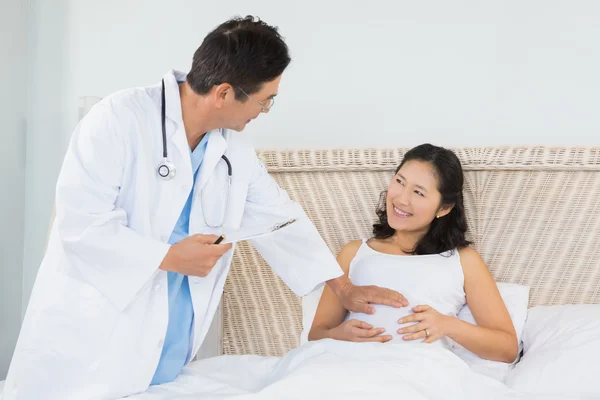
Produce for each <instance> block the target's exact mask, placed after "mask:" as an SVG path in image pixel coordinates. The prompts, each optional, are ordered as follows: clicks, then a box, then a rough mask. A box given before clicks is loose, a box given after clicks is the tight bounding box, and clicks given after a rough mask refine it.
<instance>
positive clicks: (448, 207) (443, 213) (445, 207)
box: [435, 204, 454, 218]
mask: <svg viewBox="0 0 600 400" xmlns="http://www.w3.org/2000/svg"><path fill="white" fill-rule="evenodd" d="M453 208H454V204H446V205H443V206H442V207H441V208H440V209H439V210H438V212H437V214H436V215H435V217H436V218H442V217H445V216H446V215H448V214H450V211H452V209H453Z"/></svg>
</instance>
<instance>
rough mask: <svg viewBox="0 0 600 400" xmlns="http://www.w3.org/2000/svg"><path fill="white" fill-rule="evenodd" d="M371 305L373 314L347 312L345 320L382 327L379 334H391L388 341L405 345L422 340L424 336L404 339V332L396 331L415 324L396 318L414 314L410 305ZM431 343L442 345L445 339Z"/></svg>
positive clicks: (415, 343)
mask: <svg viewBox="0 0 600 400" xmlns="http://www.w3.org/2000/svg"><path fill="white" fill-rule="evenodd" d="M372 306H373V307H374V308H375V314H363V313H355V312H350V313H348V316H347V317H346V320H350V319H355V320H358V321H364V322H366V323H368V324H371V325H373V327H374V328H384V329H385V332H384V333H382V334H381V336H383V335H391V336H392V340H391V341H390V342H388V343H405V344H407V345H418V344H421V342H422V341H423V340H424V337H423V338H422V339H415V340H404V339H402V336H405V335H406V334H399V333H398V329H400V328H404V327H406V326H411V325H414V324H415V322H409V323H405V324H399V323H398V320H399V319H400V318H403V317H406V316H407V315H411V314H414V313H413V311H412V310H411V307H410V306H408V307H402V308H394V307H389V306H384V305H379V304H372ZM432 344H433V345H436V346H444V347H445V346H446V345H447V344H446V343H445V341H440V340H438V341H436V342H434V343H432Z"/></svg>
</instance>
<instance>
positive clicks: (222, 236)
mask: <svg viewBox="0 0 600 400" xmlns="http://www.w3.org/2000/svg"><path fill="white" fill-rule="evenodd" d="M223 239H225V235H221V236H219V238H218V239H217V240H216V242H215V243H214V244H219V243H221V242H222V241H223Z"/></svg>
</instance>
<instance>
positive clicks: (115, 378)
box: [4, 17, 407, 400]
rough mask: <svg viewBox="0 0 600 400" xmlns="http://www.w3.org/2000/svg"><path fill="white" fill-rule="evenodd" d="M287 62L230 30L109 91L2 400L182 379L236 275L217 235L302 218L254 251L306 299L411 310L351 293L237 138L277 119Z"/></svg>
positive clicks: (281, 51) (83, 144)
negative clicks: (267, 116)
mask: <svg viewBox="0 0 600 400" xmlns="http://www.w3.org/2000/svg"><path fill="white" fill-rule="evenodd" d="M289 62H290V58H289V55H288V49H287V47H286V45H285V43H284V42H283V40H282V38H281V37H280V35H279V34H278V32H277V30H276V29H275V28H273V27H271V26H268V25H266V24H265V23H264V22H261V21H255V20H254V19H253V18H251V17H247V18H245V19H233V20H230V21H227V22H225V23H223V24H222V25H220V26H219V27H217V28H216V29H215V30H214V31H212V32H211V33H210V34H209V35H208V36H207V37H206V38H205V39H204V41H203V43H202V45H201V46H200V48H198V50H197V51H196V53H195V54H194V57H193V63H192V68H191V71H190V72H189V73H188V74H187V75H185V74H182V73H179V72H174V71H171V72H169V73H167V74H166V75H165V76H164V77H163V79H162V80H161V81H160V82H158V84H156V85H154V86H150V87H145V88H135V89H130V90H124V91H121V92H118V93H115V94H113V95H112V96H109V97H108V98H106V99H104V100H103V101H101V102H100V103H99V104H97V105H96V106H94V107H93V109H92V110H91V111H90V112H89V114H88V115H87V116H86V117H85V118H84V119H83V120H82V121H81V123H80V124H79V125H78V127H77V128H76V130H75V132H74V135H73V137H72V140H71V142H70V145H69V148H68V151H67V154H66V157H65V160H64V164H63V166H62V170H61V172H60V176H59V178H58V183H57V189H56V219H55V223H54V225H53V228H52V231H51V235H50V240H49V244H48V250H47V253H46V255H45V258H44V260H43V262H42V264H41V266H40V270H39V273H38V276H37V280H36V283H35V286H34V290H33V293H32V296H31V300H30V303H29V307H28V310H27V313H26V316H25V320H24V323H23V327H22V330H21V334H20V337H19V340H18V343H17V348H16V350H15V353H14V357H13V360H12V364H11V366H10V370H9V374H8V378H7V381H6V387H5V392H4V396H5V397H4V399H5V400H32V399H44V400H54V399H57V400H58V399H60V400H69V399H77V400H82V399H86V400H94V399H115V398H119V397H123V396H127V395H130V394H133V393H139V392H143V391H145V390H146V389H147V388H148V387H149V385H156V384H161V383H165V382H170V381H172V380H173V379H175V378H176V377H177V375H178V374H179V372H180V371H181V369H182V368H183V367H184V366H185V365H186V364H187V363H188V362H189V361H190V360H191V359H192V358H193V357H194V356H195V354H196V352H197V351H198V349H199V347H200V345H201V344H202V341H203V340H204V337H205V335H206V333H207V330H208V328H209V325H210V323H211V321H212V319H213V316H214V314H215V311H216V309H217V306H218V303H219V300H220V297H221V294H222V290H223V285H224V283H225V279H226V277H227V272H228V270H229V266H230V263H231V259H232V254H233V247H232V245H230V244H214V242H215V240H216V239H217V236H216V234H220V233H221V232H226V231H227V230H232V229H236V228H239V227H243V226H249V225H252V224H264V223H268V222H269V221H280V220H285V219H288V218H291V217H295V218H297V219H298V221H297V222H296V223H294V224H292V225H290V226H289V227H287V228H286V229H283V230H281V231H280V232H278V233H277V234H274V235H271V236H268V237H265V238H262V239H255V240H253V241H252V244H253V245H254V246H255V247H256V249H257V250H258V251H259V252H260V254H261V255H262V256H263V257H264V258H265V260H266V261H267V262H268V263H269V265H270V266H271V267H272V268H274V269H275V271H276V272H277V273H278V274H279V276H280V277H281V278H282V279H283V280H284V282H285V283H286V284H287V285H288V286H289V287H290V288H291V289H292V290H293V291H294V292H295V293H296V294H297V295H299V296H302V295H305V294H307V293H309V292H310V291H312V290H313V289H315V287H318V286H319V285H321V284H323V283H325V282H326V284H328V285H330V287H331V288H332V289H333V291H334V292H335V293H337V295H338V296H339V299H340V301H341V302H342V303H343V304H344V307H345V308H347V309H349V310H353V311H362V312H371V311H372V308H371V307H370V306H369V303H381V304H387V305H390V306H396V307H400V306H403V305H406V304H407V303H406V300H405V299H404V298H403V297H402V296H401V295H400V294H398V293H396V292H391V291H388V290H385V289H382V288H376V287H358V286H354V285H352V283H351V282H350V281H349V280H348V278H347V277H346V276H345V275H343V272H342V270H341V269H340V268H339V266H338V264H337V262H336V260H335V258H334V257H333V256H332V255H331V253H330V251H329V249H328V248H327V247H326V245H325V243H324V242H323V240H322V239H321V237H320V236H319V234H318V232H317V230H316V229H315V227H314V226H313V225H312V224H311V222H310V221H309V220H308V218H307V216H306V215H305V213H304V212H303V210H302V208H301V207H300V206H299V205H297V204H296V203H294V202H292V201H291V200H290V199H289V198H288V196H287V194H286V193H285V192H284V191H283V190H282V189H281V188H279V187H278V186H277V184H276V183H275V182H274V181H273V180H272V179H271V178H270V176H269V175H268V173H267V171H266V170H265V168H264V167H263V166H262V165H261V163H260V162H259V160H258V159H257V156H256V153H255V151H254V149H253V148H252V147H251V146H250V145H249V144H248V143H247V142H246V140H245V138H244V137H243V136H242V135H241V134H239V133H236V132H239V131H242V130H243V129H244V127H245V126H246V124H247V123H249V122H250V121H251V120H253V119H254V118H256V117H258V116H259V115H260V114H261V113H266V112H269V111H270V110H271V109H272V107H273V104H274V102H275V101H274V99H275V96H276V95H277V93H278V86H279V81H280V79H281V75H282V73H283V72H284V70H285V69H286V67H287V66H288V64H289Z"/></svg>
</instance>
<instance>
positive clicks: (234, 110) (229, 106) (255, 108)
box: [223, 75, 281, 132]
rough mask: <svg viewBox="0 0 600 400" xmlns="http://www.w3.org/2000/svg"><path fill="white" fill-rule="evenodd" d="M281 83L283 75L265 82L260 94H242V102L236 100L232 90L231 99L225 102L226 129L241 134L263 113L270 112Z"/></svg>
mask: <svg viewBox="0 0 600 400" xmlns="http://www.w3.org/2000/svg"><path fill="white" fill-rule="evenodd" d="M280 81H281V75H280V76H279V77H277V78H275V79H274V80H272V81H270V82H265V83H264V84H263V85H262V87H261V88H260V90H259V91H258V92H255V93H252V94H248V95H246V94H242V97H241V98H240V100H236V99H235V96H234V94H233V90H231V93H230V95H228V97H229V98H228V99H226V100H225V102H224V103H225V107H224V108H223V110H224V111H225V113H224V117H223V118H224V127H225V128H227V129H232V130H234V131H237V132H241V131H243V130H244V128H245V127H246V125H247V124H248V123H249V122H250V121H252V120H253V119H254V118H256V117H258V116H259V115H260V114H261V113H266V112H269V108H270V107H271V105H272V104H273V102H274V98H275V96H277V93H278V91H279V82H280Z"/></svg>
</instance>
